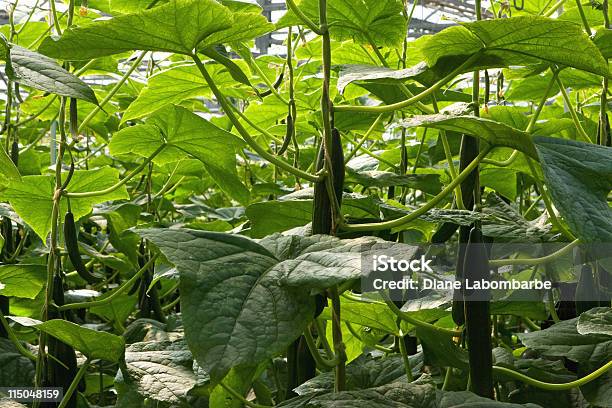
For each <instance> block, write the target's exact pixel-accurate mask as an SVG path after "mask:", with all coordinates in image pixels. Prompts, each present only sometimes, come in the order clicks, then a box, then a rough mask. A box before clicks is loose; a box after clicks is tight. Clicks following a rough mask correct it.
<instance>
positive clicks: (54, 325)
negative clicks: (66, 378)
mask: <svg viewBox="0 0 612 408" xmlns="http://www.w3.org/2000/svg"><path fill="white" fill-rule="evenodd" d="M36 327H37V328H38V329H39V330H41V331H44V332H45V333H47V334H49V335H51V336H53V337H55V338H57V339H58V340H61V341H62V342H64V343H66V344H68V345H69V346H72V347H73V348H74V349H75V350H78V351H80V352H81V353H83V354H84V355H85V356H87V358H90V359H101V360H106V361H111V362H114V363H116V362H118V361H119V360H120V359H121V358H122V357H123V353H124V349H125V345H124V343H123V338H122V337H120V336H116V335H114V334H110V333H106V332H101V331H96V330H91V329H87V328H85V327H82V326H79V325H78V324H74V323H72V322H68V321H66V320H59V319H57V320H48V321H46V322H44V323H39V324H36Z"/></svg>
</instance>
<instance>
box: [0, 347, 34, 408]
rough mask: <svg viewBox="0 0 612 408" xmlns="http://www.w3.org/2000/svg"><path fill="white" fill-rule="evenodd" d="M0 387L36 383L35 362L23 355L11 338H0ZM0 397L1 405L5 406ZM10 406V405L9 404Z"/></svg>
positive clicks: (28, 385) (27, 385) (29, 385)
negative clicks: (0, 368)
mask: <svg viewBox="0 0 612 408" xmlns="http://www.w3.org/2000/svg"><path fill="white" fill-rule="evenodd" d="M0 365H1V367H2V370H0V387H24V386H26V387H31V386H33V385H34V373H35V372H36V369H35V367H34V363H33V362H32V361H31V360H30V359H28V358H27V357H24V356H22V355H21V353H20V352H19V351H18V350H17V349H16V348H15V345H14V344H13V343H11V341H10V340H9V339H5V338H0ZM3 402H4V401H2V400H1V399H0V406H2V407H4V406H5V405H4V404H3ZM9 407H10V405H9Z"/></svg>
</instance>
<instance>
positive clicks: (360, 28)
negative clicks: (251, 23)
mask: <svg viewBox="0 0 612 408" xmlns="http://www.w3.org/2000/svg"><path fill="white" fill-rule="evenodd" d="M296 3H297V6H298V8H299V9H300V10H302V11H303V12H304V14H306V16H308V17H309V18H310V19H311V20H312V21H314V22H318V21H319V2H318V1H317V0H302V1H300V2H299V3H298V2H296ZM327 23H328V25H329V31H330V34H331V36H332V38H334V39H336V40H340V41H342V40H353V41H355V42H357V43H360V44H368V45H373V44H375V45H378V46H382V45H388V46H394V45H398V44H400V43H401V41H402V40H403V38H404V36H405V35H406V20H405V19H404V17H403V16H402V2H401V1H399V0H359V1H357V2H355V1H354V0H329V1H328V2H327ZM300 24H302V21H301V20H300V19H299V18H298V17H297V16H296V15H295V14H293V12H291V11H289V12H287V14H285V15H284V16H283V17H282V18H281V19H280V20H279V22H278V26H281V27H286V26H290V25H300Z"/></svg>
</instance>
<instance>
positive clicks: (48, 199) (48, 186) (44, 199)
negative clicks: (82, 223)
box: [2, 167, 129, 242]
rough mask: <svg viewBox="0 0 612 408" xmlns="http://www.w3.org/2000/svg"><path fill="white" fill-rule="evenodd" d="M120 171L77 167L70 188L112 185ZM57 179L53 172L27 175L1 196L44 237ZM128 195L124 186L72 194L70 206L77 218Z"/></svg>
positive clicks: (49, 228) (77, 190)
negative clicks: (87, 194)
mask: <svg viewBox="0 0 612 408" xmlns="http://www.w3.org/2000/svg"><path fill="white" fill-rule="evenodd" d="M118 176H119V171H118V170H117V169H115V168H111V167H105V168H102V169H98V170H77V171H75V172H74V176H73V177H72V181H71V182H70V184H69V186H68V191H70V192H87V191H98V190H103V189H105V188H108V187H111V186H112V185H114V184H115V183H116V182H117V181H118ZM54 188H55V180H54V177H52V176H25V177H23V178H22V179H21V181H11V182H10V183H9V186H8V188H7V189H6V191H4V192H3V193H2V197H3V198H4V199H7V200H8V201H9V202H10V203H11V205H12V206H13V208H14V210H15V212H17V213H18V214H19V215H20V216H21V217H22V218H23V220H24V221H25V222H26V223H27V224H28V225H29V226H30V227H32V229H33V230H34V232H36V234H37V235H38V236H39V237H40V238H41V239H42V240H43V242H44V241H45V239H46V237H47V235H48V234H49V231H50V230H51V217H50V215H51V211H52V210H53V191H54ZM122 198H129V196H128V194H127V190H126V189H125V186H122V187H120V188H118V189H117V190H115V191H113V192H111V193H108V194H103V195H99V196H95V197H87V198H73V199H71V200H70V207H71V209H72V213H73V214H74V218H75V219H77V220H78V219H79V218H81V217H83V216H84V215H87V214H89V212H90V211H91V208H92V206H93V205H94V204H97V203H102V202H105V201H109V200H119V199H122ZM66 209H67V206H66V199H65V198H62V200H61V208H60V214H64V212H65V211H66Z"/></svg>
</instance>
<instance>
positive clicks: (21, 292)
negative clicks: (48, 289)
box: [0, 263, 47, 299]
mask: <svg viewBox="0 0 612 408" xmlns="http://www.w3.org/2000/svg"><path fill="white" fill-rule="evenodd" d="M46 274H47V268H46V266H45V265H30V264H24V263H20V264H15V265H0V284H2V286H1V287H0V295H2V296H15V297H20V298H27V299H34V298H35V297H36V295H38V294H39V293H40V290H41V289H42V288H43V286H44V284H45V279H46Z"/></svg>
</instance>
